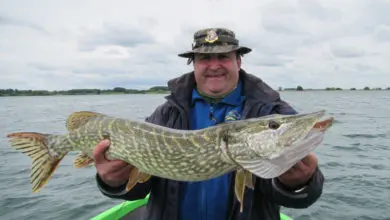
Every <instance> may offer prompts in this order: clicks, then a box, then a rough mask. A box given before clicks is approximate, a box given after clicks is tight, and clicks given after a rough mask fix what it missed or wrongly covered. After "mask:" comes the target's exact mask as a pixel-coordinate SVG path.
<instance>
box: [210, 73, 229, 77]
mask: <svg viewBox="0 0 390 220" xmlns="http://www.w3.org/2000/svg"><path fill="white" fill-rule="evenodd" d="M223 76H225V73H215V74H207V75H206V77H209V78H218V77H223Z"/></svg>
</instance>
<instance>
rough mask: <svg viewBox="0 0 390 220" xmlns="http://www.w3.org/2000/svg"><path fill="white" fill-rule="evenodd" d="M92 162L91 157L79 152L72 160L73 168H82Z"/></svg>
mask: <svg viewBox="0 0 390 220" xmlns="http://www.w3.org/2000/svg"><path fill="white" fill-rule="evenodd" d="M92 163H93V159H92V158H91V157H90V156H89V155H88V154H86V153H84V152H80V153H79V154H77V155H76V158H75V159H74V161H73V165H74V167H75V168H83V167H86V166H88V165H90V164H92Z"/></svg>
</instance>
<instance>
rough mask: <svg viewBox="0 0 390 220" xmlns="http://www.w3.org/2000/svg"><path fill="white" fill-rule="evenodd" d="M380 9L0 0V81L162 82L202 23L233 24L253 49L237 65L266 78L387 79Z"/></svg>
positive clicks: (10, 84) (359, 83) (283, 81)
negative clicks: (0, 2) (0, 0)
mask: <svg viewBox="0 0 390 220" xmlns="http://www.w3.org/2000/svg"><path fill="white" fill-rule="evenodd" d="M222 3H223V4H222ZM21 4H22V5H23V6H24V7H20V5H21ZM217 9H218V10H217ZM388 11H390V2H389V1H386V0H376V1H371V0H362V1H354V0H345V1H336V0H321V1H319V0H293V1H282V0H273V1H270V0H265V1H255V0H248V1H246V3H245V4H243V3H240V2H238V1H233V0H227V1H223V2H222V1H221V0H199V1H196V2H184V1H178V0H167V1H164V2H161V1H141V2H137V3H136V4H135V3H132V2H129V1H123V0H119V1H115V2H109V1H102V0H95V1H92V0H89V1H82V2H80V1H74V0H70V1H62V2H60V3H58V2H50V1H42V0H37V1H34V2H31V1H18V2H17V3H16V2H15V1H3V3H2V7H1V8H0V88H17V89H48V90H58V89H72V88H112V87H114V86H122V87H126V88H148V87H150V86H155V85H165V84H166V82H167V81H168V80H169V79H171V78H172V77H176V76H179V75H180V74H182V73H185V72H188V71H191V67H192V66H191V65H186V60H185V59H182V58H179V57H178V56H177V54H178V53H180V52H183V51H186V50H189V49H190V47H191V43H192V40H193V39H192V37H193V33H194V32H195V31H196V30H198V29H201V28H205V27H211V26H214V27H215V26H218V27H229V28H231V29H232V30H234V31H235V32H236V35H237V37H238V38H239V40H240V43H241V44H243V45H246V46H248V47H251V48H252V49H253V52H252V53H250V54H248V55H246V56H245V57H244V59H243V68H244V69H245V70H247V71H248V72H250V73H253V74H255V75H257V76H259V77H261V78H263V79H264V80H265V81H266V82H268V83H269V84H270V85H271V86H273V87H274V88H277V87H279V86H282V87H296V86H297V85H298V84H299V85H302V86H303V87H304V88H308V87H310V88H324V87H327V86H335V87H342V88H351V87H357V88H363V87H364V86H370V87H389V86H390V85H389V82H390V65H389V64H388V63H387V62H388V60H390V40H389V39H390V13H388ZM351 79H354V80H351Z"/></svg>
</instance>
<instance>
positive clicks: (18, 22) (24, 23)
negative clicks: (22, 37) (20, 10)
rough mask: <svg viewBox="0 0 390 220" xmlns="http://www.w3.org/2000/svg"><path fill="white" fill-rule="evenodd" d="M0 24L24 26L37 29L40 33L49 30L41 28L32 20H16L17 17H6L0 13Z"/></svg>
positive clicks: (46, 32) (45, 32)
mask: <svg viewBox="0 0 390 220" xmlns="http://www.w3.org/2000/svg"><path fill="white" fill-rule="evenodd" d="M0 26H17V27H24V28H29V29H32V30H35V31H38V32H40V33H42V34H49V32H48V31H47V30H46V29H45V28H43V27H42V26H39V25H37V24H34V23H32V22H28V21H23V20H18V19H14V18H10V17H6V16H1V15H0Z"/></svg>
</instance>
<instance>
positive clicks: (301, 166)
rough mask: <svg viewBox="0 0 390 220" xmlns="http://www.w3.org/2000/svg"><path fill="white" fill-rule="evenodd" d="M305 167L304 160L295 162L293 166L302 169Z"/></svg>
mask: <svg viewBox="0 0 390 220" xmlns="http://www.w3.org/2000/svg"><path fill="white" fill-rule="evenodd" d="M304 168H305V164H304V163H303V162H302V161H298V163H296V164H294V166H292V167H291V169H293V170H302V169H304Z"/></svg>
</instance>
